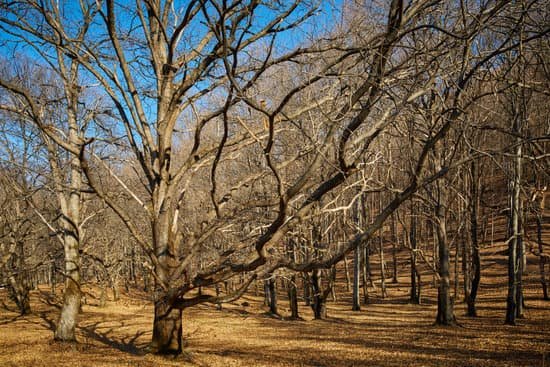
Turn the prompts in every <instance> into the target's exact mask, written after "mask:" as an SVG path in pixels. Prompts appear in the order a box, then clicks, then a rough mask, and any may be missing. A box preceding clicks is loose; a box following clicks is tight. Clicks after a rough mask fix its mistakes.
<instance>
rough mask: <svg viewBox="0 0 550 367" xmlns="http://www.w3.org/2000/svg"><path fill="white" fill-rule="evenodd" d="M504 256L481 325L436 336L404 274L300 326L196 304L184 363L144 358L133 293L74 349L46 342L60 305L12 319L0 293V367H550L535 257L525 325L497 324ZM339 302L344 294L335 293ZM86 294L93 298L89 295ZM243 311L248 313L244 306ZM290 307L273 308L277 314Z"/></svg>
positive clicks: (486, 261)
mask: <svg viewBox="0 0 550 367" xmlns="http://www.w3.org/2000/svg"><path fill="white" fill-rule="evenodd" d="M501 250H502V248H494V249H488V250H486V251H485V253H484V255H483V260H482V261H483V269H482V276H483V278H482V285H481V289H480V295H479V297H478V311H479V317H478V318H468V317H466V316H464V315H465V304H464V303H462V302H460V303H457V305H456V312H455V313H456V315H457V319H458V321H459V323H460V326H459V327H452V328H447V327H435V326H433V320H434V318H435V313H436V300H435V289H434V288H433V286H432V285H431V283H432V281H431V276H429V277H428V276H425V277H424V279H425V282H426V284H425V286H424V288H425V296H424V298H423V304H422V305H412V304H408V303H407V292H408V286H407V283H406V280H407V277H406V275H407V274H406V273H403V274H402V277H401V278H400V283H398V284H389V289H388V291H389V297H388V298H386V299H380V298H379V297H377V296H376V294H373V297H372V303H371V304H369V305H367V306H363V307H362V310H361V311H359V312H353V311H350V308H351V307H350V303H349V301H348V299H349V297H348V296H347V295H345V294H343V295H342V297H339V298H340V300H339V302H336V303H334V302H331V303H330V304H329V308H328V315H329V319H328V320H322V321H318V320H312V315H311V311H310V310H309V307H306V306H304V305H303V303H301V304H300V311H301V313H302V316H303V317H304V321H290V320H285V319H284V318H283V319H277V318H273V317H270V316H267V314H266V313H265V311H266V309H265V308H264V307H263V305H262V302H261V299H260V298H259V297H254V296H251V295H249V296H245V297H244V298H241V299H240V300H239V301H237V302H235V303H234V304H231V305H224V308H223V310H221V311H219V310H217V309H216V308H215V307H214V306H209V305H201V306H198V307H195V308H192V309H189V310H186V312H185V314H184V329H185V330H184V334H185V340H186V344H187V345H186V348H185V353H184V355H182V356H180V357H177V358H175V359H174V358H165V357H158V356H154V355H150V354H147V353H146V352H145V350H146V349H145V348H146V346H147V344H148V342H149V341H150V339H151V325H152V305H151V303H150V302H149V301H147V300H146V296H145V295H144V294H142V293H139V292H138V291H132V292H131V293H130V294H127V293H123V297H122V298H121V300H120V301H118V302H116V303H115V302H109V303H108V304H107V306H106V307H104V308H100V307H97V306H96V305H94V302H95V301H93V300H92V301H89V303H90V304H89V305H85V306H84V307H83V314H82V315H81V318H80V324H79V328H78V339H79V343H78V344H72V345H64V344H60V343H56V342H54V341H53V338H52V335H53V334H52V328H53V325H54V323H55V321H56V318H57V315H58V307H59V306H58V305H57V304H56V303H55V302H56V301H58V299H57V300H55V299H54V300H51V299H50V298H49V296H48V290H47V289H41V290H38V291H33V293H32V306H33V313H32V314H31V315H29V316H18V314H17V313H16V312H14V307H13V305H12V304H11V303H9V302H8V301H7V297H6V293H5V290H1V291H0V300H1V301H4V302H3V306H2V307H0V366H223V367H230V366H270V367H276V366H502V367H504V366H522V367H523V366H550V302H549V301H546V302H545V301H542V300H541V293H542V292H541V288H540V283H538V279H539V278H538V265H537V259H536V258H534V257H533V258H529V268H528V275H527V276H526V285H525V296H526V306H527V308H526V309H525V318H524V319H521V320H519V322H518V325H517V326H505V325H503V320H504V312H505V287H506V285H505V281H506V278H505V277H504V276H503V275H505V274H506V268H505V260H506V258H505V257H504V256H503V255H502V254H500V255H499V252H501ZM341 288H342V289H343V290H342V292H343V293H346V292H345V287H344V286H342V287H341ZM90 291H93V290H92V289H90ZM243 302H245V304H244V305H243ZM286 306H287V302H286V300H285V299H284V298H281V299H280V308H281V313H282V314H283V316H284V315H288V314H289V310H288V309H285V307H286Z"/></svg>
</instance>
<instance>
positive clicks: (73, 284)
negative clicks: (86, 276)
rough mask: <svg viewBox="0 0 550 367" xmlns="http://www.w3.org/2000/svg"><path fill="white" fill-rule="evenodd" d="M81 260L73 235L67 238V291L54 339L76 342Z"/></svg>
mask: <svg viewBox="0 0 550 367" xmlns="http://www.w3.org/2000/svg"><path fill="white" fill-rule="evenodd" d="M80 301H81V292H80V258H79V253H78V241H77V239H76V238H74V237H73V236H72V235H71V234H69V235H68V236H66V238H65V289H64V292H63V306H62V307H61V314H60V316H59V320H58V322H57V327H56V329H55V333H54V339H55V340H58V341H63V342H75V341H76V335H75V329H76V325H77V318H78V314H79V311H80Z"/></svg>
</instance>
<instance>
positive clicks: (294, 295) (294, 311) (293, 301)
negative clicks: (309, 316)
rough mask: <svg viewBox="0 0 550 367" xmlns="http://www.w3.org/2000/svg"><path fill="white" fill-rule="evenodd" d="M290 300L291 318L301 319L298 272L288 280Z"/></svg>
mask: <svg viewBox="0 0 550 367" xmlns="http://www.w3.org/2000/svg"><path fill="white" fill-rule="evenodd" d="M288 302H289V304H290V318H291V319H292V320H298V319H300V315H299V313H298V290H297V288H296V274H293V275H292V277H291V278H290V281H289V282H288Z"/></svg>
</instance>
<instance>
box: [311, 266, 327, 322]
mask: <svg viewBox="0 0 550 367" xmlns="http://www.w3.org/2000/svg"><path fill="white" fill-rule="evenodd" d="M311 286H312V288H313V303H312V304H311V308H312V309H313V317H314V318H315V319H316V320H322V319H325V318H326V317H327V305H326V294H324V293H325V292H323V289H322V284H321V270H319V269H315V270H313V271H312V272H311ZM327 294H328V293H327Z"/></svg>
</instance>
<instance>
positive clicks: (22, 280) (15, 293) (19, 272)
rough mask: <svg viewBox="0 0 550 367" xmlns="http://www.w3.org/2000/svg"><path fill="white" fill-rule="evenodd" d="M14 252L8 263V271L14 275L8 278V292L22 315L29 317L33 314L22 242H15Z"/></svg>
mask: <svg viewBox="0 0 550 367" xmlns="http://www.w3.org/2000/svg"><path fill="white" fill-rule="evenodd" d="M12 246H13V247H14V248H13V252H12V254H11V256H10V257H11V259H10V260H9V261H8V263H11V266H8V269H10V270H11V271H12V273H11V274H10V275H9V277H8V290H9V295H10V297H11V298H12V300H13V301H14V302H15V304H16V305H17V308H18V309H19V313H20V314H21V315H27V314H29V313H30V312H31V304H30V300H29V284H28V281H27V276H26V275H27V274H25V270H24V269H25V253H24V249H23V243H22V242H15V243H13V245H12Z"/></svg>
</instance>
